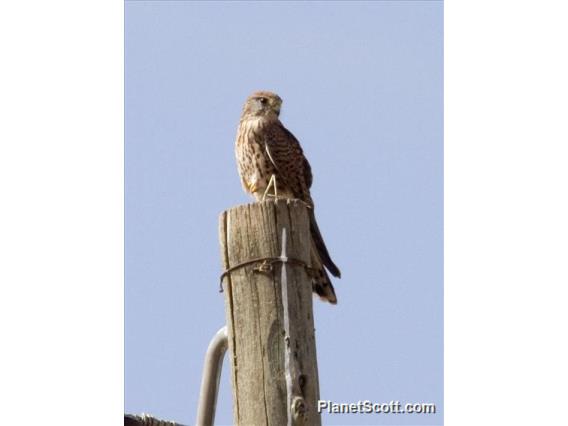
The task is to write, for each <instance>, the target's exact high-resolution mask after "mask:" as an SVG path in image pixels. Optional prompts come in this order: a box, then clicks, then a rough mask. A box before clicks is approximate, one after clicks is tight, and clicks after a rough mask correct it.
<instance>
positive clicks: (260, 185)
mask: <svg viewBox="0 0 568 426" xmlns="http://www.w3.org/2000/svg"><path fill="white" fill-rule="evenodd" d="M281 105H282V99H280V97H279V96H278V95H276V94H275V93H271V92H256V93H253V94H252V95H251V96H249V97H248V99H247V100H246V102H245V105H244V107H243V112H242V115H241V120H240V123H239V129H238V132H237V140H236V155H237V165H238V168H239V175H240V177H241V181H242V184H243V188H244V189H245V191H246V192H248V193H250V194H252V195H253V196H254V197H255V198H256V199H257V200H259V201H260V200H264V198H265V197H266V196H267V194H269V192H270V189H272V194H273V195H274V196H277V197H279V198H297V199H300V200H302V201H304V202H305V203H306V204H307V205H308V207H309V209H308V210H309V213H310V231H311V234H312V249H311V263H312V264H311V268H312V287H313V291H314V292H315V293H316V294H317V295H318V296H320V297H321V298H322V299H323V300H326V301H328V302H329V303H332V304H336V303H337V297H336V296H335V290H334V289H333V285H332V284H331V281H330V279H329V276H328V274H327V272H326V269H325V268H327V270H328V271H329V272H331V274H333V275H334V276H335V277H340V276H341V272H340V271H339V268H338V267H337V266H336V265H335V263H333V261H332V260H331V257H330V255H329V253H328V251H327V248H326V246H325V243H324V242H323V238H322V236H321V233H320V230H319V228H318V224H317V222H316V217H315V215H314V202H313V201H312V197H311V195H310V187H311V186H312V170H311V167H310V163H308V160H307V159H306V157H305V156H304V153H303V151H302V147H301V146H300V143H299V142H298V140H297V139H296V138H295V137H294V135H293V134H292V133H290V131H288V129H286V127H284V126H283V125H282V123H281V122H280V120H279V119H278V116H279V114H280V107H281ZM324 266H325V268H324Z"/></svg>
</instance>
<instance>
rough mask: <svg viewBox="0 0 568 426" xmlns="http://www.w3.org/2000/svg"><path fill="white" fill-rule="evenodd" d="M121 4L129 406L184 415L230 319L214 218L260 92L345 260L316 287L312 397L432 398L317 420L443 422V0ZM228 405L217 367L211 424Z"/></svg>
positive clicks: (227, 199) (225, 382)
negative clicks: (248, 101) (330, 280)
mask: <svg viewBox="0 0 568 426" xmlns="http://www.w3.org/2000/svg"><path fill="white" fill-rule="evenodd" d="M125 14H126V22H125V56H126V57H125V137H126V142H125V357H126V359H125V405H126V406H125V411H126V412H129V413H140V412H148V413H151V414H153V415H156V416H158V417H161V418H166V419H171V420H175V421H178V422H181V423H185V424H191V423H192V422H193V421H194V419H195V411H196V404H197V396H198V392H199V383H200V380H201V369H202V365H203V356H204V351H205V349H206V347H207V344H208V342H209V340H210V338H211V337H212V336H213V334H214V332H215V331H216V330H217V329H218V328H219V327H221V326H222V325H223V324H224V306H223V296H222V295H221V294H219V293H218V282H219V279H218V278H219V274H220V259H219V248H218V240H217V220H218V215H219V213H220V212H221V211H223V210H225V209H227V208H229V207H231V206H233V205H236V204H242V203H245V202H248V201H250V200H249V198H248V197H247V196H246V194H244V193H243V192H242V189H241V187H240V182H239V179H238V175H237V172H236V166H235V160H234V148H233V144H234V138H235V133H236V127H237V123H238V119H239V115H240V111H241V107H242V103H243V101H244V99H245V98H246V96H247V95H249V94H250V93H251V92H252V91H255V90H259V89H266V90H272V91H275V92H277V93H278V94H279V95H280V96H281V97H282V98H283V100H284V104H283V109H282V115H281V119H282V121H283V123H284V124H285V125H286V126H287V127H288V129H290V130H291V131H292V132H293V133H294V134H295V135H296V137H297V138H298V139H299V140H300V141H301V143H302V145H303V147H304V151H305V153H306V156H307V157H308V159H309V161H310V163H311V165H312V169H313V173H314V186H313V190H312V195H313V198H314V201H315V203H316V206H317V215H318V222H319V225H320V228H321V230H322V233H323V235H324V237H325V239H326V243H327V245H328V248H329V250H330V251H331V253H332V256H333V258H334V260H335V261H336V263H337V264H338V265H339V266H340V268H341V270H342V274H343V278H342V279H341V280H336V281H335V288H336V291H337V295H338V298H339V304H338V305H337V306H330V305H327V304H322V303H319V302H317V301H316V303H315V325H316V338H317V351H318V364H319V374H320V394H321V397H322V399H330V400H333V401H337V402H357V401H358V400H367V399H368V400H372V401H374V402H390V401H391V400H399V401H401V402H432V403H435V404H436V406H437V409H438V414H436V415H422V416H419V415H390V416H389V415H382V416H381V415H368V414H367V415H362V414H359V415H324V417H323V421H324V423H325V424H381V425H387V424H389V425H418V424H420V425H434V424H441V423H442V414H443V403H442V400H443V276H442V272H443V264H442V259H443V246H442V242H443V175H442V172H443V168H442V166H443V163H442V161H443V134H442V128H443V126H442V124H443V104H442V101H443V92H442V90H443V61H442V59H443V51H442V46H443V43H442V40H443V33H442V31H443V30H442V20H443V5H442V2H437V1H424V2H410V1H409V2H404V1H401V2H394V1H393V2H361V3H351V2H350V3H344V2H330V3H244V2H240V3H225V2H213V3H212V2H157V1H156V2H139V1H129V2H126V3H125ZM225 367H227V365H225ZM230 405H231V400H230V381H229V376H228V375H227V371H226V368H225V371H224V374H223V377H222V382H221V392H220V395H219V402H218V410H217V424H231V422H232V417H231V406H230Z"/></svg>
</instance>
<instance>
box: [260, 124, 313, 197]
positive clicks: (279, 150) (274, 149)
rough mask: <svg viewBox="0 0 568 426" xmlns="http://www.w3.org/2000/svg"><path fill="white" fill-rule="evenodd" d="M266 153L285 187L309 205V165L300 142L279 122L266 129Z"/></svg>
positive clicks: (310, 181)
mask: <svg viewBox="0 0 568 426" xmlns="http://www.w3.org/2000/svg"><path fill="white" fill-rule="evenodd" d="M266 153H267V155H268V158H269V159H270V161H271V163H272V164H273V165H274V167H275V168H276V171H277V172H278V175H279V177H280V179H283V180H284V183H285V185H286V186H287V187H289V188H290V189H291V190H292V191H293V193H294V195H295V196H296V197H297V198H299V199H301V200H303V201H305V202H307V203H309V204H311V203H312V202H311V197H310V191H309V189H310V187H311V185H312V180H313V178H312V169H311V167H310V163H309V162H308V160H307V159H306V157H305V156H304V152H303V150H302V147H301V146H300V142H298V140H297V139H296V137H295V136H294V135H293V134H292V132H290V131H289V130H288V129H286V128H285V127H284V126H283V125H282V123H280V122H277V123H274V124H273V125H272V126H270V127H269V128H268V132H267V138H266Z"/></svg>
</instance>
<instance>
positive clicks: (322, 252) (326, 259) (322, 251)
mask: <svg viewBox="0 0 568 426" xmlns="http://www.w3.org/2000/svg"><path fill="white" fill-rule="evenodd" d="M309 211H310V232H311V234H312V241H313V242H314V246H315V249H316V251H317V253H318V255H319V258H320V259H321V263H323V265H324V266H325V267H326V268H327V270H328V271H329V272H331V274H332V275H333V276H334V277H337V278H341V271H340V270H339V268H338V267H337V265H336V264H335V263H333V260H331V256H330V255H329V252H328V251H327V247H326V246H325V243H324V241H323V237H322V236H321V232H320V230H319V227H318V223H317V222H316V215H315V214H314V209H313V208H312V209H309ZM322 269H323V268H322ZM324 273H325V271H324ZM326 276H327V274H326ZM327 281H329V277H328V278H327ZM330 285H331V282H330ZM331 288H332V290H333V286H332V287H331ZM316 293H317V292H316ZM334 294H335V293H334Z"/></svg>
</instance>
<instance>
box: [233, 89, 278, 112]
mask: <svg viewBox="0 0 568 426" xmlns="http://www.w3.org/2000/svg"><path fill="white" fill-rule="evenodd" d="M281 106H282V99H281V98H280V96H278V95H277V94H276V93H272V92H264V91H263V92H255V93H253V94H252V95H250V96H249V97H248V98H247V100H246V102H245V106H244V107H243V114H242V118H243V119H246V118H260V117H267V118H270V117H272V118H278V115H280V107H281Z"/></svg>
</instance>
